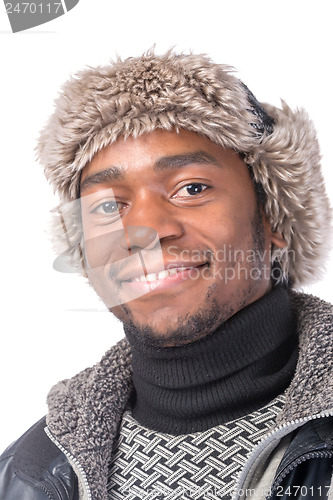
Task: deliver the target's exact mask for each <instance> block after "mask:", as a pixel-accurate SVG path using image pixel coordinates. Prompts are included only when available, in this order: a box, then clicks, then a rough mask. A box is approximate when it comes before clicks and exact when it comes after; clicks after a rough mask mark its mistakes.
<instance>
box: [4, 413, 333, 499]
mask: <svg viewBox="0 0 333 500" xmlns="http://www.w3.org/2000/svg"><path fill="white" fill-rule="evenodd" d="M45 426H46V423H45V419H42V420H40V421H39V422H37V424H35V425H34V426H33V427H32V428H31V429H29V430H28V431H27V432H26V433H25V434H24V435H23V436H22V437H21V438H20V439H19V440H18V441H17V442H16V443H14V444H13V445H12V446H10V447H9V448H8V449H7V450H6V451H5V453H4V454H3V455H2V457H1V458H0V498H1V500H81V497H80V496H79V488H78V481H77V476H76V474H75V473H74V471H73V469H72V467H71V465H70V464H69V462H68V460H67V458H66V456H65V455H64V453H63V452H62V451H61V450H59V448H58V447H57V446H56V445H55V444H54V443H53V442H52V441H51V440H50V439H49V438H48V436H47V435H46V433H45V430H44V428H45ZM332 470H333V417H324V418H320V419H315V420H312V421H310V422H308V423H307V424H305V425H303V426H302V427H300V428H299V429H298V430H296V431H294V432H293V433H292V439H291V442H290V445H289V446H288V448H287V450H286V452H285V453H284V456H283V459H282V461H281V463H280V465H279V467H278V469H277V472H276V474H275V479H274V482H273V484H272V486H271V488H270V492H267V493H268V496H267V495H266V498H269V500H290V498H293V499H299V500H305V499H306V500H310V499H311V500H318V499H327V498H329V497H328V491H329V487H330V483H331V478H332ZM239 498H241V496H240V497H239ZM243 498H252V499H255V498H256V497H255V496H254V493H253V492H251V489H250V488H249V489H248V490H247V491H245V492H244V496H243ZM94 500H95V499H94ZM96 500H98V499H96Z"/></svg>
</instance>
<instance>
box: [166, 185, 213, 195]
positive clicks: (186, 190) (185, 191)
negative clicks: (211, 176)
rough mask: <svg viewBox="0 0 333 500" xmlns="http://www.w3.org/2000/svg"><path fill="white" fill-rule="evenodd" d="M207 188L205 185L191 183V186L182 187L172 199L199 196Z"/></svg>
mask: <svg viewBox="0 0 333 500" xmlns="http://www.w3.org/2000/svg"><path fill="white" fill-rule="evenodd" d="M207 188H208V186H207V184H203V183H201V182H193V183H191V184H186V186H183V187H182V188H181V189H179V191H177V193H176V194H175V195H174V196H173V198H184V197H187V198H188V197H193V196H197V195H199V194H201V193H202V192H203V191H205V190H206V189H207Z"/></svg>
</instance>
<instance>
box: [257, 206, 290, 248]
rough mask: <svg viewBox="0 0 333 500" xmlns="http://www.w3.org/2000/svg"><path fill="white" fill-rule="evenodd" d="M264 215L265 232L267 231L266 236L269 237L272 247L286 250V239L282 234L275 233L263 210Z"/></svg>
mask: <svg viewBox="0 0 333 500" xmlns="http://www.w3.org/2000/svg"><path fill="white" fill-rule="evenodd" d="M262 215H263V222H264V227H265V230H266V235H267V237H268V240H269V241H270V243H271V244H272V245H275V246H276V247H278V248H284V247H286V246H287V242H286V240H285V239H284V237H283V236H282V234H281V233H279V232H277V231H274V232H273V231H272V229H271V225H270V223H269V220H268V217H267V215H266V214H265V213H264V211H263V210H262Z"/></svg>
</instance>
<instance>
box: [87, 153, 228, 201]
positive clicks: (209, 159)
mask: <svg viewBox="0 0 333 500" xmlns="http://www.w3.org/2000/svg"><path fill="white" fill-rule="evenodd" d="M194 163H197V164H199V165H208V164H209V165H212V164H213V165H216V166H218V167H221V166H222V165H221V163H220V162H219V161H218V160H217V159H216V158H214V156H212V155H210V154H209V153H207V152H206V151H193V152H191V153H183V154H179V155H172V156H163V157H162V158H159V159H158V160H157V161H156V162H155V165H154V170H155V171H157V172H161V171H163V170H169V169H176V168H181V167H186V166H187V165H193V164H194ZM124 177H125V175H124V172H123V170H122V169H121V168H120V167H117V166H111V167H109V168H106V169H105V170H102V171H101V172H97V173H96V174H92V175H88V176H87V177H86V178H85V179H84V180H83V181H82V183H81V186H80V193H82V192H83V191H85V190H86V189H88V188H89V187H91V186H94V185H96V184H105V183H108V182H113V181H115V180H119V179H122V178H124Z"/></svg>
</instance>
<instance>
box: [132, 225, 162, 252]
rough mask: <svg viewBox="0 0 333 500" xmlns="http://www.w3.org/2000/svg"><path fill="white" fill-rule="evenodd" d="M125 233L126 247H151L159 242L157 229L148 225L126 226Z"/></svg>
mask: <svg viewBox="0 0 333 500" xmlns="http://www.w3.org/2000/svg"><path fill="white" fill-rule="evenodd" d="M125 235H126V245H127V248H128V249H133V248H134V247H140V248H153V247H154V246H155V245H156V244H157V243H158V242H159V236H158V233H157V231H156V230H155V229H153V228H152V227H149V226H128V227H126V228H125Z"/></svg>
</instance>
